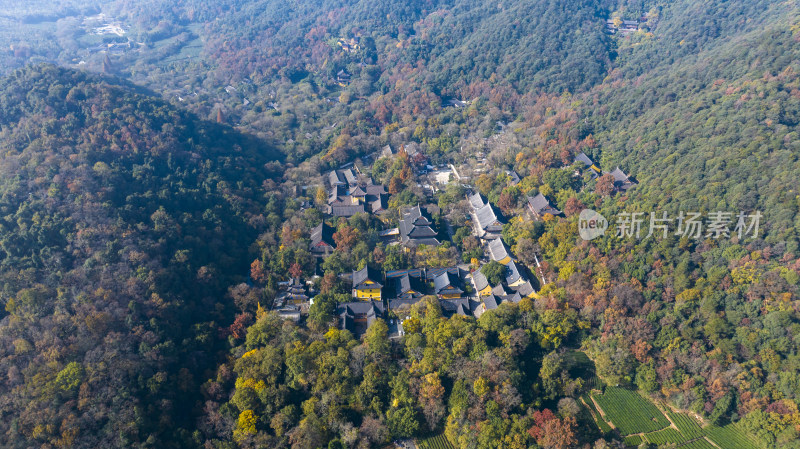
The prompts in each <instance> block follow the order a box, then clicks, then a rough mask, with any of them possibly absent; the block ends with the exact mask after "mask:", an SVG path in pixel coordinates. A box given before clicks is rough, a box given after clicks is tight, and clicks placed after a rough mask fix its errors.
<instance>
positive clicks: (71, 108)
mask: <svg viewBox="0 0 800 449" xmlns="http://www.w3.org/2000/svg"><path fill="white" fill-rule="evenodd" d="M0 146H2V149H1V150H0V152H2V155H3V156H2V159H0V248H1V249H0V284H1V285H2V292H0V298H1V299H2V303H3V304H4V309H5V311H4V312H3V313H4V314H5V315H6V316H5V317H4V318H3V325H2V326H0V341H1V342H2V343H1V344H0V347H1V348H2V355H0V360H1V361H0V364H2V371H3V372H4V373H5V374H6V375H4V377H3V379H2V382H0V392H1V393H0V395H1V396H2V402H1V403H0V404H2V405H0V415H2V420H0V421H2V423H3V424H2V430H1V432H2V435H3V437H2V441H3V442H4V443H3V446H4V447H31V445H36V446H38V445H43V446H49V447H54V446H59V447H112V446H117V447H121V446H128V447H130V446H133V445H139V444H143V443H145V442H148V445H150V446H151V447H171V446H173V447H174V446H177V445H179V443H178V442H179V441H180V440H181V438H182V437H181V434H182V433H186V432H190V431H191V427H190V426H191V424H192V414H193V411H194V409H195V406H196V405H195V401H196V398H197V389H198V385H199V384H200V383H202V382H203V381H204V380H205V379H204V375H203V373H204V372H205V370H207V369H214V367H215V363H216V355H215V352H216V351H217V349H218V347H219V342H220V341H224V340H220V338H219V336H218V332H219V330H218V328H219V327H220V325H222V324H223V323H227V322H228V321H229V320H230V314H231V309H230V307H227V306H226V305H225V302H223V301H221V298H222V297H223V296H224V295H225V291H226V288H227V287H228V285H229V284H230V283H232V282H233V281H234V280H237V279H242V278H243V277H244V276H246V274H247V267H248V263H247V259H248V258H247V253H248V247H249V245H250V244H251V243H252V241H253V239H254V238H255V236H256V235H257V233H258V230H259V228H261V227H263V226H264V222H265V218H264V217H263V215H261V214H260V212H259V210H260V207H259V206H258V204H259V200H260V195H261V194H260V191H261V190H260V189H261V187H262V183H264V182H267V181H268V179H269V177H270V175H271V174H272V173H273V172H272V171H271V170H272V166H271V165H270V164H272V163H271V162H270V159H271V157H272V156H271V155H272V153H273V151H272V150H271V149H270V148H267V147H265V146H263V145H259V144H258V142H256V141H254V140H252V139H250V138H247V137H244V136H242V135H240V134H237V133H235V132H233V131H231V130H230V129H225V128H223V127H221V126H219V125H217V124H214V123H207V122H203V121H200V120H198V119H197V118H196V117H193V116H192V115H190V114H187V113H185V112H181V111H178V110H176V109H175V108H173V107H171V106H169V105H167V104H165V103H163V102H161V101H158V100H154V99H152V98H150V97H148V96H145V95H142V94H139V93H135V92H134V90H133V89H132V88H131V87H130V86H125V85H118V84H110V83H109V82H108V81H106V80H103V79H101V78H99V77H96V76H93V75H88V74H85V73H77V72H73V71H69V70H64V69H59V68H56V67H53V66H37V67H31V68H27V69H24V70H20V71H17V72H14V73H13V74H11V75H10V76H9V77H7V78H5V79H4V81H3V87H2V93H1V94H0Z"/></svg>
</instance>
